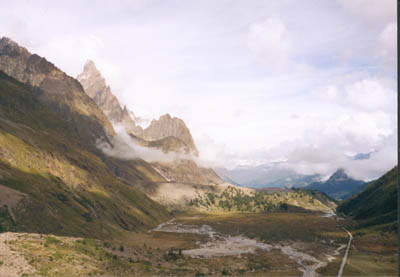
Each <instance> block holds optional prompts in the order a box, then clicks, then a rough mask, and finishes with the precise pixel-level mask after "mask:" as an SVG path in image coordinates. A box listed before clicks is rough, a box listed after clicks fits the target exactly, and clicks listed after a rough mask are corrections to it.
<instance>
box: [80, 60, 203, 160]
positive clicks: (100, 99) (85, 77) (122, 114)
mask: <svg viewBox="0 0 400 277" xmlns="http://www.w3.org/2000/svg"><path fill="white" fill-rule="evenodd" d="M77 79H78V80H79V81H80V82H81V84H82V86H83V87H84V89H85V91H86V93H87V94H88V95H89V96H90V97H91V98H92V99H93V100H94V101H95V102H96V103H97V105H98V106H99V107H100V108H101V109H102V110H103V112H104V113H105V114H106V115H107V117H108V118H109V119H110V120H111V121H112V122H114V123H117V124H122V125H123V126H124V127H125V129H126V131H127V132H128V133H130V134H132V135H134V136H135V137H137V138H140V139H143V140H145V141H147V142H144V143H143V144H144V145H145V146H148V145H149V143H148V142H152V141H159V142H162V141H161V140H163V139H165V138H168V137H175V138H176V139H178V140H179V144H181V145H180V147H179V148H182V149H188V151H184V152H190V153H192V154H194V155H195V156H197V155H198V150H197V148H196V146H195V143H194V141H193V138H192V135H191V133H190V130H189V129H188V128H187V126H186V124H185V122H184V121H183V120H181V119H179V118H177V117H171V116H170V115H169V114H165V115H163V116H161V117H160V118H159V119H158V120H155V119H153V120H152V121H151V123H150V125H149V126H148V127H147V128H145V129H143V128H142V127H141V126H139V125H137V124H136V122H135V118H132V115H133V112H131V111H129V110H128V109H127V108H126V106H124V107H123V108H122V106H121V104H120V103H119V101H118V99H117V97H116V96H115V95H114V94H113V93H112V91H111V89H110V87H109V86H108V85H107V84H106V81H105V79H104V77H103V76H102V75H101V73H100V71H99V70H98V69H97V68H96V66H95V64H94V62H93V61H91V60H89V61H87V62H86V64H85V66H84V68H83V72H82V73H81V74H79V75H78V77H77ZM161 148H162V145H161ZM163 150H166V151H168V150H172V151H176V150H177V149H176V147H174V148H172V149H169V148H168V147H164V148H163Z"/></svg>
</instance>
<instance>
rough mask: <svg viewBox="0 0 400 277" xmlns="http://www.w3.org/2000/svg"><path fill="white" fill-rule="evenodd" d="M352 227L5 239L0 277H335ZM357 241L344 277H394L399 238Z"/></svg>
mask: <svg viewBox="0 0 400 277" xmlns="http://www.w3.org/2000/svg"><path fill="white" fill-rule="evenodd" d="M350 224H351V222H349V221H346V220H339V219H338V218H337V217H335V216H332V217H323V216H322V215H321V214H305V213H265V214H261V213H208V214H187V213H185V214H184V213H182V214H177V215H176V216H175V218H174V219H173V220H172V221H170V222H167V223H165V224H163V225H160V226H159V227H158V228H156V229H153V230H150V231H149V232H146V233H132V232H130V233H126V234H125V237H124V238H123V239H121V240H120V241H98V240H93V239H81V238H69V237H59V236H53V235H40V234H27V233H18V234H17V233H2V234H0V274H2V275H21V274H23V273H25V274H32V273H33V274H39V275H89V274H112V275H164V276H205V275H212V276H220V275H235V276H237V275H243V276H271V275H273V276H302V275H303V276H314V275H316V274H321V275H326V276H336V275H337V273H338V271H339V267H340V264H341V262H342V257H343V255H344V251H345V249H346V247H345V246H346V245H347V242H348V235H347V233H346V232H345V231H344V230H343V227H347V226H348V225H350ZM353 235H354V240H353V242H352V246H351V248H350V251H349V256H348V260H347V263H346V265H345V267H344V271H343V276H354V275H358V276H359V275H392V276H395V275H397V271H396V270H397V256H396V251H397V246H396V238H395V237H394V235H388V234H380V233H368V232H356V233H354V234H353Z"/></svg>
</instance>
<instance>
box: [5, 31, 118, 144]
mask: <svg viewBox="0 0 400 277" xmlns="http://www.w3.org/2000/svg"><path fill="white" fill-rule="evenodd" d="M0 70H2V71H3V72H5V73H6V74H7V75H9V76H11V77H13V78H15V79H17V80H18V81H20V82H22V83H24V84H27V85H29V86H31V87H33V88H34V93H35V95H36V97H37V99H38V100H39V101H40V102H41V103H42V104H44V105H45V106H46V107H48V108H50V109H51V110H53V111H54V112H56V113H57V114H58V115H59V116H60V117H61V118H62V119H64V120H66V121H67V122H68V125H69V126H70V127H71V128H73V129H76V131H77V133H78V135H79V136H80V137H81V138H82V143H85V144H86V146H87V147H92V148H94V145H95V142H96V140H97V139H100V138H101V139H103V140H107V135H113V134H114V130H113V127H112V125H111V124H110V122H109V121H108V119H107V117H106V116H105V115H104V114H103V112H101V110H100V109H99V108H98V107H97V105H96V104H95V103H94V102H93V101H92V99H91V98H90V97H88V96H87V95H86V94H85V92H84V90H83V88H82V86H81V84H80V83H79V82H78V81H77V80H75V79H74V78H72V77H69V76H68V75H66V74H65V73H64V72H62V71H61V70H59V69H58V68H57V67H55V66H54V65H53V64H52V63H50V62H48V61H47V60H46V59H45V58H42V57H39V56H38V55H36V54H31V53H29V52H28V50H27V49H25V48H23V47H21V46H19V45H18V44H17V43H15V42H13V41H12V40H10V39H8V38H4V37H3V38H2V39H0Z"/></svg>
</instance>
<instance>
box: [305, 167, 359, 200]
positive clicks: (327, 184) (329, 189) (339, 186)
mask: <svg viewBox="0 0 400 277" xmlns="http://www.w3.org/2000/svg"><path fill="white" fill-rule="evenodd" d="M366 185H367V183H365V182H363V181H360V180H355V179H353V178H351V177H349V176H348V175H347V174H346V172H345V171H344V169H338V170H337V171H336V172H335V173H333V174H332V176H331V177H329V179H328V180H327V181H324V182H315V183H312V184H310V185H308V186H306V187H304V188H305V189H309V190H319V191H322V192H324V193H326V194H328V195H329V196H331V197H333V198H335V199H347V198H349V197H351V196H353V195H354V194H356V193H357V192H359V191H361V190H362V189H363V188H364V187H365V186H366Z"/></svg>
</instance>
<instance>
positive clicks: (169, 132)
mask: <svg viewBox="0 0 400 277" xmlns="http://www.w3.org/2000/svg"><path fill="white" fill-rule="evenodd" d="M170 136H172V137H176V138H178V139H179V140H181V141H182V142H183V143H184V144H185V145H186V146H187V147H189V149H190V150H191V152H192V153H193V154H194V155H196V156H197V155H198V150H197V148H196V146H195V144H194V141H193V138H192V135H191V133H190V131H189V128H188V127H187V126H186V124H185V122H184V121H183V120H182V119H179V118H177V117H171V116H170V115H169V114H165V115H163V116H161V117H160V118H159V119H158V120H153V121H152V122H151V123H150V125H149V127H147V128H146V129H145V130H144V131H143V135H142V138H143V139H145V140H150V141H153V140H160V139H163V138H166V137H170Z"/></svg>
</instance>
